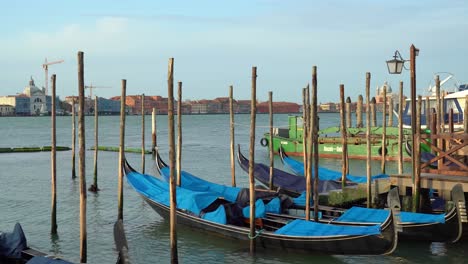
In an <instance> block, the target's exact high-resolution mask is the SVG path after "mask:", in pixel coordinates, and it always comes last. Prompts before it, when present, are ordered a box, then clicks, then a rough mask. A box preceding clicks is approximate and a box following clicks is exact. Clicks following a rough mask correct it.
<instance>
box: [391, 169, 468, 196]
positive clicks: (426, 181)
mask: <svg viewBox="0 0 468 264" xmlns="http://www.w3.org/2000/svg"><path fill="white" fill-rule="evenodd" d="M390 182H391V185H393V186H398V189H399V190H400V194H401V195H405V194H406V189H407V188H410V189H411V188H412V179H411V174H392V175H390ZM457 183H461V184H462V185H463V190H464V191H465V193H466V192H468V175H467V176H454V175H443V174H435V173H421V188H426V189H435V190H438V192H439V195H440V196H442V197H443V198H446V199H450V190H451V189H452V187H453V186H454V185H456V184H457Z"/></svg>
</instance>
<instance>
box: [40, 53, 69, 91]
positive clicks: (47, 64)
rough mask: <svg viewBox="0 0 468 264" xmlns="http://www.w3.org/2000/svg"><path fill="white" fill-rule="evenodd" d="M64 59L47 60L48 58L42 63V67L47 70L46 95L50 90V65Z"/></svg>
mask: <svg viewBox="0 0 468 264" xmlns="http://www.w3.org/2000/svg"><path fill="white" fill-rule="evenodd" d="M63 61H64V60H58V61H52V62H47V58H46V59H45V62H44V64H42V68H44V71H45V95H47V94H48V92H49V91H48V90H49V65H52V64H58V63H62V62H63Z"/></svg>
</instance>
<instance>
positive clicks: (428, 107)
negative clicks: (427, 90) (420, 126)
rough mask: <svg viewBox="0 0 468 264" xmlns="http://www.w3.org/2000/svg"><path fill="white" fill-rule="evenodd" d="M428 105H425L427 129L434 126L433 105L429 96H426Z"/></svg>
mask: <svg viewBox="0 0 468 264" xmlns="http://www.w3.org/2000/svg"><path fill="white" fill-rule="evenodd" d="M425 104H426V107H425V114H426V129H430V128H431V127H432V125H431V123H432V120H431V105H430V103H429V96H426V102H425Z"/></svg>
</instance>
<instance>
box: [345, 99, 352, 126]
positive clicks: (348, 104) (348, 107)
mask: <svg viewBox="0 0 468 264" xmlns="http://www.w3.org/2000/svg"><path fill="white" fill-rule="evenodd" d="M345 113H346V127H348V128H349V127H352V121H351V98H350V97H349V96H348V97H346V111H345Z"/></svg>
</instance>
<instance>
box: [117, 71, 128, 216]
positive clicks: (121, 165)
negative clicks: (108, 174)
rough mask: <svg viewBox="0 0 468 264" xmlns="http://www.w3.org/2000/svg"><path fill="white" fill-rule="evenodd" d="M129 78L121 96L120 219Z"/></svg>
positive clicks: (121, 212) (119, 214) (124, 82)
mask: <svg viewBox="0 0 468 264" xmlns="http://www.w3.org/2000/svg"><path fill="white" fill-rule="evenodd" d="M126 91H127V80H125V79H123V80H122V95H121V96H120V144H119V164H118V166H119V168H118V171H119V183H118V220H123V163H124V159H125V152H124V151H125V115H126V113H125V101H126V93H127V92H126Z"/></svg>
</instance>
